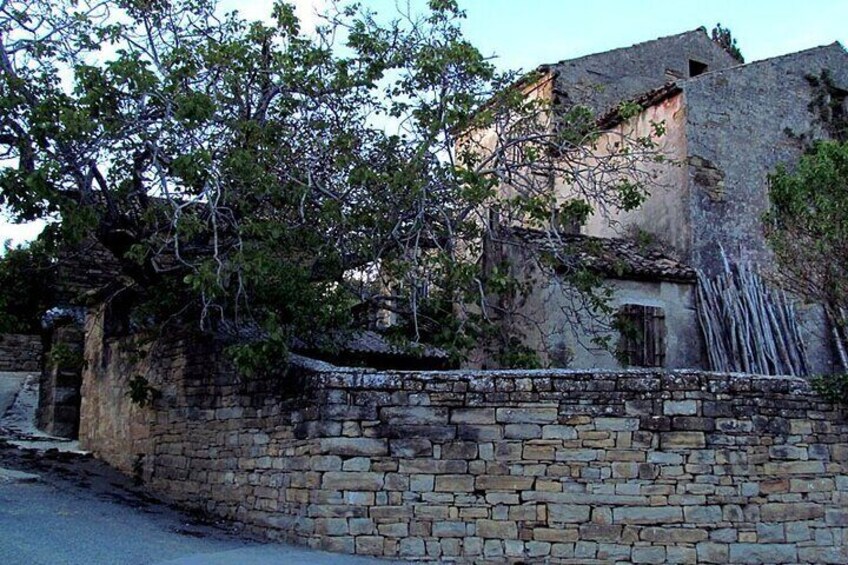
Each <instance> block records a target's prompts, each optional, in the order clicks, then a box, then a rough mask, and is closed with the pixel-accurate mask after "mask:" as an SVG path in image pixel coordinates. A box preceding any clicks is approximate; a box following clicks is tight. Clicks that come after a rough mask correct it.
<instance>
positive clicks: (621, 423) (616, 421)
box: [595, 418, 639, 432]
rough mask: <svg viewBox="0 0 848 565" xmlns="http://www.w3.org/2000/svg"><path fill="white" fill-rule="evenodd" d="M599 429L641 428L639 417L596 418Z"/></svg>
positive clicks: (620, 430)
mask: <svg viewBox="0 0 848 565" xmlns="http://www.w3.org/2000/svg"><path fill="white" fill-rule="evenodd" d="M595 429H596V430H598V431H611V432H632V431H635V430H638V429H639V418H595Z"/></svg>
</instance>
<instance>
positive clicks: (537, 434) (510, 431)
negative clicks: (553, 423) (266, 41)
mask: <svg viewBox="0 0 848 565" xmlns="http://www.w3.org/2000/svg"><path fill="white" fill-rule="evenodd" d="M546 427H548V426H546ZM541 437H542V426H540V425H539V424H507V425H505V426H504V438H505V439H538V438H541Z"/></svg>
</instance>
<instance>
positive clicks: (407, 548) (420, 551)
mask: <svg viewBox="0 0 848 565" xmlns="http://www.w3.org/2000/svg"><path fill="white" fill-rule="evenodd" d="M399 553H400V556H401V557H413V558H414V557H424V556H425V555H426V554H427V548H426V546H425V545H424V540H423V539H421V538H406V539H402V540H400V545H399Z"/></svg>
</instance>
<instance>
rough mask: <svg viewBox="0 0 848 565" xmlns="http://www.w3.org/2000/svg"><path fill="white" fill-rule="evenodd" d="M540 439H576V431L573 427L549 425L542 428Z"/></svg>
mask: <svg viewBox="0 0 848 565" xmlns="http://www.w3.org/2000/svg"><path fill="white" fill-rule="evenodd" d="M542 437H543V438H544V439H577V430H576V429H575V428H574V426H561V425H558V424H551V425H548V426H543V427H542Z"/></svg>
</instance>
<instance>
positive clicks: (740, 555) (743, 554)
mask: <svg viewBox="0 0 848 565" xmlns="http://www.w3.org/2000/svg"><path fill="white" fill-rule="evenodd" d="M730 562H731V563H757V564H761V563H770V564H772V563H797V562H798V550H797V548H796V547H795V546H794V545H792V544H779V543H732V544H730Z"/></svg>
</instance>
